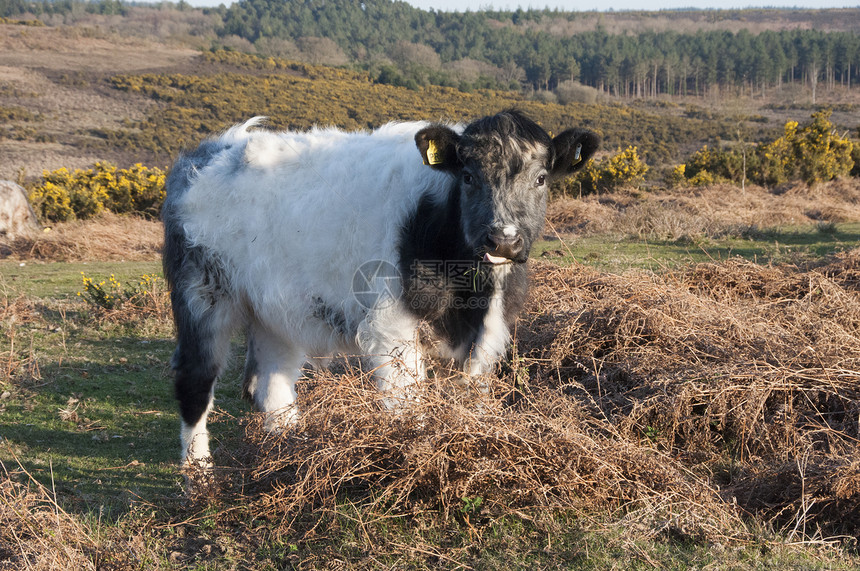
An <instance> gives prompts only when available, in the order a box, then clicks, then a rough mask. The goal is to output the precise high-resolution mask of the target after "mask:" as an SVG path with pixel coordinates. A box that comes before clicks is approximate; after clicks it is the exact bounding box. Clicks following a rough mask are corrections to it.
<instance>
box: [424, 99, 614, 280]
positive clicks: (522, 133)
mask: <svg viewBox="0 0 860 571" xmlns="http://www.w3.org/2000/svg"><path fill="white" fill-rule="evenodd" d="M415 143H416V144H417V145H418V150H419V151H420V152H421V156H422V157H423V158H424V163H425V164H427V165H429V166H430V167H432V168H434V169H437V170H442V171H446V172H449V173H451V174H453V175H454V176H455V177H456V178H457V185H458V188H459V193H460V195H459V198H460V210H461V219H462V224H463V232H464V235H465V237H466V241H467V243H468V244H469V245H470V246H471V247H472V248H474V252H475V255H476V256H478V257H481V258H483V259H484V261H487V262H492V263H494V264H502V263H509V262H516V263H522V262H525V261H526V260H527V259H528V256H529V251H530V250H531V247H532V244H533V243H534V241H535V239H536V238H537V236H538V234H539V232H540V231H541V229H542V227H543V224H544V217H545V215H546V201H547V188H548V187H549V183H550V182H551V181H552V180H554V179H557V178H560V177H565V176H568V175H570V174H571V173H573V172H575V171H577V170H578V169H580V168H582V166H583V165H585V163H586V161H587V160H588V159H589V158H590V157H591V156H592V155H593V154H594V152H595V151H596V150H597V147H598V145H599V144H600V139H599V137H598V136H597V135H595V134H594V133H592V132H591V131H587V130H585V129H569V130H567V131H564V132H563V133H561V134H560V135H558V136H557V137H555V138H554V139H553V138H550V136H549V135H548V134H547V133H546V131H544V130H543V129H542V128H541V127H540V126H538V125H537V123H535V122H534V121H532V120H530V119H528V118H527V117H525V116H524V115H522V114H521V113H520V112H518V111H503V112H502V113H499V114H497V115H493V116H491V117H485V118H483V119H478V120H477V121H475V122H473V123H470V124H469V125H467V126H466V128H465V129H464V130H463V132H462V134H459V133H457V132H456V131H454V130H452V129H450V128H449V127H447V126H444V125H432V126H429V127H426V128H424V129H422V130H421V131H419V132H418V133H417V134H416V135H415Z"/></svg>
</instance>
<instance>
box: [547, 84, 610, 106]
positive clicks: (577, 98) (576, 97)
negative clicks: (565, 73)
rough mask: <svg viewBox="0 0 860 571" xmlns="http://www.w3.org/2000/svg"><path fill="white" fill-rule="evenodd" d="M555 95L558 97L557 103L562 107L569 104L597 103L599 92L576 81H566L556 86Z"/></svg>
mask: <svg viewBox="0 0 860 571" xmlns="http://www.w3.org/2000/svg"><path fill="white" fill-rule="evenodd" d="M555 94H556V95H557V96H558V102H559V103H561V104H562V105H568V104H570V103H587V104H594V103H597V99H598V97H599V96H600V91H599V90H597V89H595V88H593V87H591V86H589V85H583V84H581V83H579V82H578V81H572V80H567V81H562V82H561V83H559V84H558V87H556V89H555Z"/></svg>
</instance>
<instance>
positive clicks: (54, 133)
mask: <svg viewBox="0 0 860 571" xmlns="http://www.w3.org/2000/svg"><path fill="white" fill-rule="evenodd" d="M95 33H96V32H93V31H92V30H90V29H82V28H70V27H62V28H51V27H44V28H29V27H22V26H8V25H0V107H19V108H24V109H27V110H29V111H30V112H31V113H33V114H35V115H37V117H38V119H37V120H36V121H30V122H27V126H28V127H32V128H34V129H36V130H37V131H38V132H39V133H40V135H43V137H42V138H43V139H45V141H44V142H33V141H17V140H8V139H0V179H12V180H15V179H16V178H18V177H19V176H20V173H21V170H22V169H23V172H24V175H25V176H38V175H40V174H41V173H42V171H43V170H53V169H57V168H60V167H67V168H70V169H74V168H85V167H88V166H91V165H92V164H93V163H94V162H96V161H99V160H106V159H107V160H117V158H118V157H116V156H111V155H110V153H108V154H107V156H106V154H105V153H104V152H98V153H96V152H93V151H92V150H90V149H89V148H88V145H87V141H88V139H92V138H93V135H92V131H93V130H94V129H117V128H119V127H120V126H121V125H122V123H123V122H124V121H127V120H135V119H140V118H142V117H144V116H145V115H146V113H147V112H148V110H149V109H151V108H152V107H153V106H154V105H156V103H155V102H153V101H152V100H151V99H149V98H146V97H142V96H137V95H134V94H127V93H121V92H119V91H116V90H113V89H111V88H110V87H109V85H108V82H107V80H108V78H109V77H110V76H112V75H115V74H120V73H140V72H149V71H158V70H162V69H166V68H175V67H177V66H185V67H187V66H189V65H191V62H192V59H193V58H194V56H195V55H196V54H197V53H198V52H196V51H195V50H192V49H189V48H188V47H184V46H178V45H172V44H168V43H164V42H157V41H153V40H148V39H142V38H124V37H121V36H118V35H107V36H105V37H90V36H91V35H93V34H95ZM19 124H20V122H19ZM126 160H127V161H128V160H129V159H126ZM130 160H131V161H132V162H133V161H134V159H133V158H131V159H130ZM161 166H164V165H161Z"/></svg>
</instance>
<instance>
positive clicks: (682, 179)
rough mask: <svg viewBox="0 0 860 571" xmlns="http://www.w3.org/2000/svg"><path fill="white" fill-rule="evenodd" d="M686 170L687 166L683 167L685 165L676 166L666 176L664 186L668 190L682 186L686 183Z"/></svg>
mask: <svg viewBox="0 0 860 571" xmlns="http://www.w3.org/2000/svg"><path fill="white" fill-rule="evenodd" d="M686 170H687V165H685V164H680V165H676V166H675V167H674V168H673V169H672V170H671V171H669V173H668V174H667V175H666V185H667V186H668V187H669V188H677V187H679V186H682V185H684V184H685V183H686V182H687V177H686V176H685V172H686Z"/></svg>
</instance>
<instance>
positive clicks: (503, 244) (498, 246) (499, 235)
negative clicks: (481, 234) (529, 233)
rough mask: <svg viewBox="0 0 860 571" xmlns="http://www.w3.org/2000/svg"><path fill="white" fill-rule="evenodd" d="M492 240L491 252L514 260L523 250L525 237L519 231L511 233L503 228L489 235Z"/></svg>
mask: <svg viewBox="0 0 860 571" xmlns="http://www.w3.org/2000/svg"><path fill="white" fill-rule="evenodd" d="M488 239H489V242H490V252H489V253H490V254H491V255H493V256H496V257H500V258H507V259H508V260H513V259H514V258H516V257H517V256H519V255H520V254H522V252H523V244H524V242H523V237H522V236H520V234H519V232H517V233H514V234H512V235H510V233H506V232H503V231H501V230H494V231H493V232H490V235H489V237H488Z"/></svg>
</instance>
